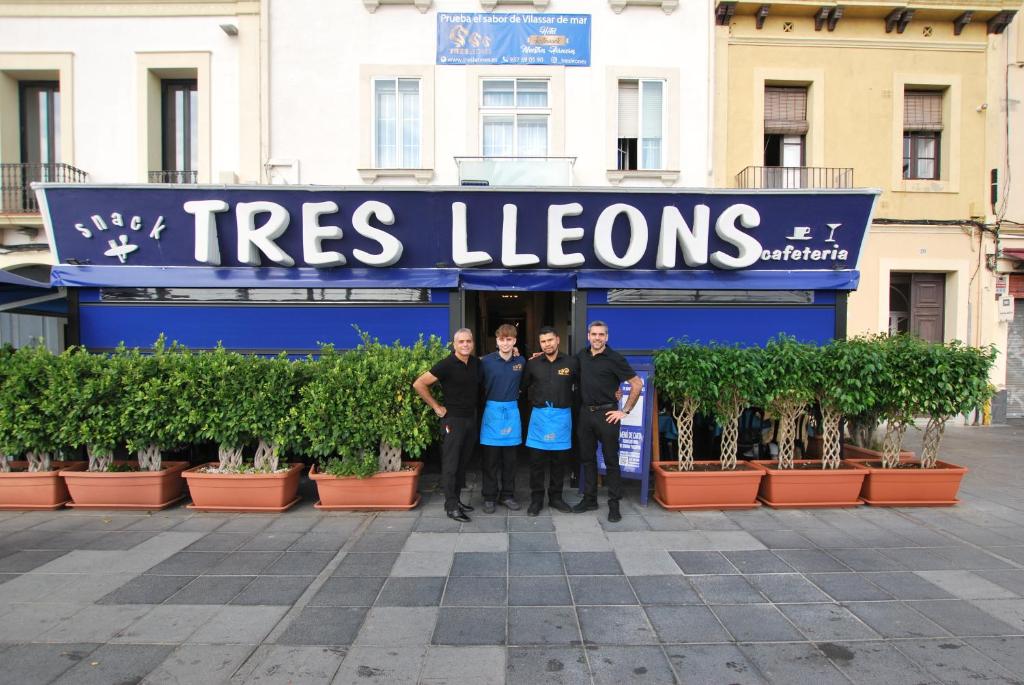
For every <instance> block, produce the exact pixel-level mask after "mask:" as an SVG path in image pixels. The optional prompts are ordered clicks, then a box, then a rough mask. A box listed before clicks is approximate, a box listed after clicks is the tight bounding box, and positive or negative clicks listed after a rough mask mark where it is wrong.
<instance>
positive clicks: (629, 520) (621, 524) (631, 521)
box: [596, 507, 651, 533]
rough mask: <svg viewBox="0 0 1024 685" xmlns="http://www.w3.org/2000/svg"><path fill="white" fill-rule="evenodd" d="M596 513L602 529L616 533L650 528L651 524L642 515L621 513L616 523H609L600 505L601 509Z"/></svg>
mask: <svg viewBox="0 0 1024 685" xmlns="http://www.w3.org/2000/svg"><path fill="white" fill-rule="evenodd" d="M596 513H597V514H598V519H597V522H598V524H599V525H600V526H601V528H602V529H603V530H607V531H614V532H616V533H625V532H632V531H644V530H650V529H651V526H650V524H649V523H647V519H645V518H644V517H643V516H639V515H635V516H631V515H629V514H626V513H623V514H622V520H621V521H618V522H616V523H611V522H610V521H609V520H608V518H607V516H606V513H605V511H604V507H601V511H598V512H596Z"/></svg>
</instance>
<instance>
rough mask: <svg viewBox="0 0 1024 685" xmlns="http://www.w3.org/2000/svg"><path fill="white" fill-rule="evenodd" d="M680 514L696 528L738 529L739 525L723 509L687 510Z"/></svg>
mask: <svg viewBox="0 0 1024 685" xmlns="http://www.w3.org/2000/svg"><path fill="white" fill-rule="evenodd" d="M682 516H685V517H686V518H687V520H689V521H690V523H691V524H693V527H694V528H696V529H697V530H738V529H739V527H740V526H739V524H737V523H736V521H735V520H733V519H732V518H731V517H730V516H729V515H728V514H726V513H725V512H724V511H688V512H685V513H683V514H682Z"/></svg>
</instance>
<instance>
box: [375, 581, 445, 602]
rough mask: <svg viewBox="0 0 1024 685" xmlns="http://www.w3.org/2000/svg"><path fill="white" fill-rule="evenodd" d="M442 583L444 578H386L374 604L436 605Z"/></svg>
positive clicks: (441, 589) (439, 600)
mask: <svg viewBox="0 0 1024 685" xmlns="http://www.w3.org/2000/svg"><path fill="white" fill-rule="evenodd" d="M444 584H445V578H388V579H387V582H385V583H384V587H383V588H382V589H381V591H380V595H378V596H377V603H376V606H385V607H399V606H404V607H423V606H438V605H439V604H440V603H441V592H442V591H443V590H444Z"/></svg>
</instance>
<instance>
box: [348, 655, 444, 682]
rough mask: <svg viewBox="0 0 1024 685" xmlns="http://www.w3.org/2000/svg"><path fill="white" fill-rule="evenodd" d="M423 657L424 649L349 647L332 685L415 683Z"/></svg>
mask: <svg viewBox="0 0 1024 685" xmlns="http://www.w3.org/2000/svg"><path fill="white" fill-rule="evenodd" d="M426 655H427V648H426V646H420V647H398V646H390V647H370V646H358V647H351V648H350V649H349V650H348V654H347V655H345V660H344V661H342V662H341V667H339V668H338V672H337V673H336V674H335V676H334V680H333V681H332V682H334V683H339V684H341V685H344V684H346V683H367V684H368V685H369V684H376V683H417V682H418V679H419V674H420V669H421V668H422V667H423V660H424V658H425V657H426Z"/></svg>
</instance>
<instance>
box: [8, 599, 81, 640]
mask: <svg viewBox="0 0 1024 685" xmlns="http://www.w3.org/2000/svg"><path fill="white" fill-rule="evenodd" d="M81 610H82V605H80V604H46V610H45V611H41V610H40V605H38V604H14V605H12V606H11V607H10V608H9V609H8V610H7V611H6V612H5V613H4V614H3V620H2V621H0V643H3V642H30V641H32V640H34V639H35V638H36V637H38V636H39V635H40V634H42V633H45V632H46V631H47V630H50V629H51V628H53V627H55V626H58V625H60V624H61V623H63V622H64V620H66V619H67V618H68V617H70V616H73V615H74V614H76V613H78V612H79V611H81Z"/></svg>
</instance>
